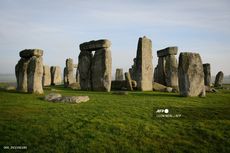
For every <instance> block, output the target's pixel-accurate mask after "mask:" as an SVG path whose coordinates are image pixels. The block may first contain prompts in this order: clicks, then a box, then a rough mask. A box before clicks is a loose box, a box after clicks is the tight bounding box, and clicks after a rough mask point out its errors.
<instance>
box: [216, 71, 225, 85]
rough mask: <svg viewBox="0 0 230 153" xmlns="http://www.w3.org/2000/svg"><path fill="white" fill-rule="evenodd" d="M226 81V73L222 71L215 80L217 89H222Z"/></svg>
mask: <svg viewBox="0 0 230 153" xmlns="http://www.w3.org/2000/svg"><path fill="white" fill-rule="evenodd" d="M223 79H224V73H223V72H222V71H220V72H218V73H217V75H216V79H215V84H214V86H215V87H222V84H223Z"/></svg>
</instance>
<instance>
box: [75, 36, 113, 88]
mask: <svg viewBox="0 0 230 153" xmlns="http://www.w3.org/2000/svg"><path fill="white" fill-rule="evenodd" d="M110 46H111V42H110V41H109V40H106V39H102V40H97V41H90V42H86V43H82V44H80V50H81V53H80V55H79V57H78V58H79V60H78V61H79V64H78V70H79V74H80V85H81V89H82V90H94V91H110V89H111V80H112V74H111V73H112V71H111V69H112V57H111V51H110V49H109V47H110ZM92 51H95V54H94V56H93V54H92Z"/></svg>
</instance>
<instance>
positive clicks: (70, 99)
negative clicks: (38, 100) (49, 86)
mask: <svg viewBox="0 0 230 153" xmlns="http://www.w3.org/2000/svg"><path fill="white" fill-rule="evenodd" d="M44 100H46V101H49V102H61V103H71V104H77V103H81V102H87V101H88V100H89V97H88V96H62V95H61V94H59V93H50V94H48V95H46V96H45V97H44Z"/></svg>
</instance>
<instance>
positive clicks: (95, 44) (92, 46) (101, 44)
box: [80, 39, 111, 51]
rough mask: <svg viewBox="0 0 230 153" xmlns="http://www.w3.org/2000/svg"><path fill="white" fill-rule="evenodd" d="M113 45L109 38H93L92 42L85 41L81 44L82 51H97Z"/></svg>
mask: <svg viewBox="0 0 230 153" xmlns="http://www.w3.org/2000/svg"><path fill="white" fill-rule="evenodd" d="M110 46H111V42H110V41H109V40H107V39H101V40H93V41H90V42H85V43H82V44H80V50H81V51H95V50H98V49H102V48H109V47H110Z"/></svg>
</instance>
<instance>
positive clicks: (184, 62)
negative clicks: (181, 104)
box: [178, 52, 205, 96]
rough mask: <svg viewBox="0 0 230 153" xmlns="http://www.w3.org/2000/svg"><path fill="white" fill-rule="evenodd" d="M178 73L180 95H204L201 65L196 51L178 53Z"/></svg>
mask: <svg viewBox="0 0 230 153" xmlns="http://www.w3.org/2000/svg"><path fill="white" fill-rule="evenodd" d="M178 73H179V89H180V95H181V96H199V95H203V96H204V95H205V86H204V72H203V65H202V60H201V57H200V55H199V54H198V53H188V52H185V53H180V56H179V67H178Z"/></svg>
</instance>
